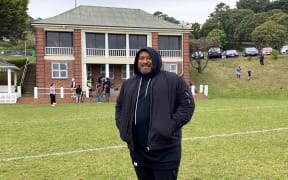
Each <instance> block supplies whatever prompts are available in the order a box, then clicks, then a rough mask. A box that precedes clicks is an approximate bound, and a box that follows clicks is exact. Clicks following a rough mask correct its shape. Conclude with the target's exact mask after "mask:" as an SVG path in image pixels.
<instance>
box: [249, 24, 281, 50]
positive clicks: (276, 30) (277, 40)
mask: <svg viewBox="0 0 288 180" xmlns="http://www.w3.org/2000/svg"><path fill="white" fill-rule="evenodd" d="M286 34H287V28H286V27H285V26H283V25H280V24H278V23H276V22H274V21H267V22H265V23H263V24H262V25H260V26H258V27H256V28H255V29H254V31H253V32H252V33H251V36H252V38H253V39H254V40H256V42H257V44H258V46H259V47H263V46H267V45H269V46H272V47H274V48H278V47H279V46H280V45H281V44H284V42H285V40H287V35H286Z"/></svg>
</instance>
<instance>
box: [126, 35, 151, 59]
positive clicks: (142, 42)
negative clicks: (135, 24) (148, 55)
mask: <svg viewBox="0 0 288 180" xmlns="http://www.w3.org/2000/svg"><path fill="white" fill-rule="evenodd" d="M143 47H147V36H146V35H129V49H130V56H136V53H137V51H138V50H139V49H141V48H143Z"/></svg>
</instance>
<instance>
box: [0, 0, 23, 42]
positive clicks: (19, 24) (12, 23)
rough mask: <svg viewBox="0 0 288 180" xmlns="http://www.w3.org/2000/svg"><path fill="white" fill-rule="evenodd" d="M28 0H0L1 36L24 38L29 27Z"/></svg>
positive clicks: (13, 38)
mask: <svg viewBox="0 0 288 180" xmlns="http://www.w3.org/2000/svg"><path fill="white" fill-rule="evenodd" d="M27 5H28V0H0V17H1V18H0V37H6V38H9V39H12V40H15V39H23V38H24V34H23V32H24V31H25V30H26V29H27V27H28V22H27V20H28V15H27V11H26V10H27Z"/></svg>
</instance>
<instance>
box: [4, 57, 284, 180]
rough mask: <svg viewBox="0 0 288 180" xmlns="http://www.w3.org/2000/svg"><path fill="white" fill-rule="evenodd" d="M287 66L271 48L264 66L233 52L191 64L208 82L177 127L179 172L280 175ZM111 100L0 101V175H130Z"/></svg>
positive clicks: (195, 77)
mask: <svg viewBox="0 0 288 180" xmlns="http://www.w3.org/2000/svg"><path fill="white" fill-rule="evenodd" d="M239 65H240V66H241V67H242V72H243V73H242V76H241V79H236V73H235V70H236V67H237V66H239ZM287 68H288V56H279V58H278V60H272V59H271V57H266V59H265V66H260V65H259V61H258V58H252V60H250V61H249V60H248V58H242V57H240V58H238V59H225V60H216V61H209V64H208V67H207V68H206V69H205V71H204V72H203V73H202V74H198V73H197V72H196V71H195V70H193V69H192V70H191V74H192V82H193V84H195V85H197V86H199V85H200V84H208V85H209V100H203V101H196V111H195V114H194V116H193V119H192V121H191V122H190V123H188V124H187V125H186V126H185V127H184V129H183V138H184V139H183V143H182V145H183V146H182V149H183V154H182V161H181V166H180V171H179V178H178V179H179V180H191V179H195V180H196V179H197V180H200V179H203V180H204V179H205V180H206V179H209V180H210V179H211V180H212V179H213V180H214V179H229V180H230V179H245V180H246V179H253V180H254V179H259V180H262V179H279V180H286V179H288V111H287V109H288V86H287V84H288V78H287ZM248 69H251V70H252V79H251V80H250V81H248V80H247V70H248ZM114 106H115V104H113V103H110V104H105V103H103V104H96V103H91V104H89V103H85V104H80V105H76V104H58V105H57V106H56V107H51V106H50V105H48V103H47V105H43V104H41V105H0V179H1V180H2V179H4V180H5V179H67V180H68V179H69V180H70V179H97V180H98V179H99V180H103V179H109V180H110V179H112V180H114V179H118V180H127V179H128V180H129V179H131V180H134V179H136V177H135V173H134V170H133V166H132V163H131V162H130V157H129V152H128V150H127V148H126V145H125V143H123V142H122V141H121V140H120V137H119V133H118V130H117V128H116V125H115V120H114V119H115V118H114ZM114 146H120V147H119V148H112V147H114ZM99 148H100V149H99ZM101 148H103V149H101ZM105 148H106V149H105Z"/></svg>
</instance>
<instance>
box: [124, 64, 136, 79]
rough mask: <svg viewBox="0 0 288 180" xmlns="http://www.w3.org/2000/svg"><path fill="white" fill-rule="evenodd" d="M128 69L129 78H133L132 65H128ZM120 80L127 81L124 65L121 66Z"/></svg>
mask: <svg viewBox="0 0 288 180" xmlns="http://www.w3.org/2000/svg"><path fill="white" fill-rule="evenodd" d="M129 69H130V77H132V76H134V65H133V64H130V65H129ZM121 78H122V79H127V76H126V65H125V64H122V66H121Z"/></svg>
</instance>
